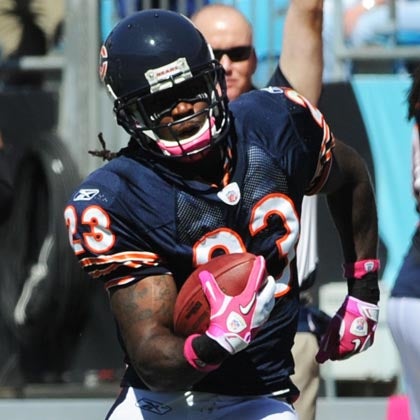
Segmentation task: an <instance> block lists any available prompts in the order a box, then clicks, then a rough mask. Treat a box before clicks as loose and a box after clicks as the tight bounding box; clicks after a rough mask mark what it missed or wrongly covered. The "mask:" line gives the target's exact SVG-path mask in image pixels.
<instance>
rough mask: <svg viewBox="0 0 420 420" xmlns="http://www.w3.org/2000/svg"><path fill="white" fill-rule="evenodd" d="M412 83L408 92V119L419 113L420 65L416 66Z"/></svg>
mask: <svg viewBox="0 0 420 420" xmlns="http://www.w3.org/2000/svg"><path fill="white" fill-rule="evenodd" d="M412 79H413V81H412V85H411V88H410V90H409V92H408V97H407V100H408V119H409V120H411V118H413V117H415V116H416V113H417V114H419V113H420V65H418V66H417V67H416V69H415V70H414V72H413V75H412Z"/></svg>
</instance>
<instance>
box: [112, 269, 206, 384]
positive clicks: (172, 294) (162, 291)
mask: <svg viewBox="0 0 420 420" xmlns="http://www.w3.org/2000/svg"><path fill="white" fill-rule="evenodd" d="M176 295H177V290H176V286H175V282H174V280H173V278H172V276H169V275H161V276H152V277H147V278H145V279H143V280H141V281H139V282H137V283H135V284H133V285H129V286H127V287H120V288H118V289H115V290H112V291H111V297H110V299H111V307H112V311H113V314H114V316H115V318H116V320H117V322H118V325H119V327H120V330H121V335H122V337H123V340H124V343H125V346H126V350H127V353H128V355H129V357H130V361H131V363H132V365H133V368H134V369H135V370H136V372H137V374H138V375H139V376H140V377H141V378H142V380H143V381H144V382H145V383H146V384H147V385H148V386H149V387H150V388H151V389H152V390H155V391H164V390H171V391H174V390H177V389H183V390H185V389H188V388H189V387H190V386H191V385H192V384H193V383H195V382H197V381H198V380H199V379H201V378H202V377H203V376H204V374H203V373H200V372H198V371H197V370H195V369H194V368H192V367H191V366H190V365H189V364H188V362H187V361H186V359H185V358H184V356H183V348H184V339H183V338H181V337H177V336H175V335H174V334H173V331H172V319H173V309H174V304H175V299H176Z"/></svg>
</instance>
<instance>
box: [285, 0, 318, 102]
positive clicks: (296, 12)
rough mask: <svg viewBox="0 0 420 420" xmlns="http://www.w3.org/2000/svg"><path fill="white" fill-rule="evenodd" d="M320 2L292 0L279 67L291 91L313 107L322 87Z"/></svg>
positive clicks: (315, 0) (287, 15)
mask: <svg viewBox="0 0 420 420" xmlns="http://www.w3.org/2000/svg"><path fill="white" fill-rule="evenodd" d="M323 3H324V2H323V0H292V1H291V2H290V6H289V8H288V11H287V14H286V20H285V24H284V34H283V46H282V50H281V55H280V62H279V66H280V69H281V70H282V72H283V74H284V76H285V77H286V79H287V80H288V81H289V83H290V84H291V86H293V89H295V90H296V91H297V92H299V93H300V94H302V95H303V96H305V97H306V98H307V99H309V101H311V103H313V104H314V105H316V104H317V103H318V100H319V96H320V94H321V87H322V68H323V59H322V14H323Z"/></svg>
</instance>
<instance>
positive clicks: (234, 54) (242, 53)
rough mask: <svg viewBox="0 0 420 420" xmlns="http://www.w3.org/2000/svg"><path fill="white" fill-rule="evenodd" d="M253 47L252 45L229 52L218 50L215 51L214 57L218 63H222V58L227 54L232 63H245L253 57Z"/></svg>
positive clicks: (235, 48) (229, 50)
mask: <svg viewBox="0 0 420 420" xmlns="http://www.w3.org/2000/svg"><path fill="white" fill-rule="evenodd" d="M252 49H253V47H252V46H251V45H247V46H244V47H233V48H229V49H227V50H218V49H214V50H213V53H214V57H215V58H216V60H217V61H220V60H221V58H222V57H223V56H224V55H225V54H226V55H227V56H228V57H229V59H230V60H231V61H244V60H248V58H249V57H250V55H251V52H252Z"/></svg>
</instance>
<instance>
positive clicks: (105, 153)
mask: <svg viewBox="0 0 420 420" xmlns="http://www.w3.org/2000/svg"><path fill="white" fill-rule="evenodd" d="M98 139H99V142H100V143H101V146H102V150H89V151H88V153H89V154H90V155H92V156H96V157H100V158H102V160H108V161H109V160H112V159H114V158H116V157H117V156H119V155H120V152H111V151H110V150H108V149H107V148H106V143H105V139H104V136H103V134H102V133H99V134H98Z"/></svg>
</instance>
